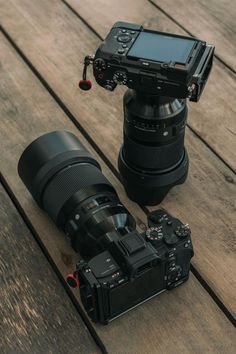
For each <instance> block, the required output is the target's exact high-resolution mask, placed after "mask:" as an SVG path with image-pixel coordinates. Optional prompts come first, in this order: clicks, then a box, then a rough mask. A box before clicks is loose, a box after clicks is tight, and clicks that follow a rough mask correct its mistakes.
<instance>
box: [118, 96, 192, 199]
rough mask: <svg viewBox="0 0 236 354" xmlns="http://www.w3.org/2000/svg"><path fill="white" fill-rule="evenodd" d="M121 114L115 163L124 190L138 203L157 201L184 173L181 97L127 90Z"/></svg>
mask: <svg viewBox="0 0 236 354" xmlns="http://www.w3.org/2000/svg"><path fill="white" fill-rule="evenodd" d="M124 116H125V120H124V144H123V146H122V148H121V150H120V154H119V160H118V166H119V170H120V173H121V176H122V179H123V182H124V186H125V189H126V193H127V195H128V196H129V198H130V199H132V200H134V201H136V202H138V203H140V204H146V205H155V204H158V203H160V202H161V201H162V199H163V198H164V197H165V195H166V194H167V193H168V191H169V189H170V188H171V187H173V186H174V185H176V184H180V183H183V182H184V181H185V179H186V177H187V172H188V156H187V152H186V150H185V148H184V135H185V124H186V118H187V106H186V103H185V100H182V99H175V98H171V97H163V96H156V95H147V94H143V93H140V92H136V91H134V90H128V91H127V92H126V93H125V95H124Z"/></svg>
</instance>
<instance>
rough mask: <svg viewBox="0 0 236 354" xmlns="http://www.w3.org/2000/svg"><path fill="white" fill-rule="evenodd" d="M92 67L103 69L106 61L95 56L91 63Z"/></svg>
mask: <svg viewBox="0 0 236 354" xmlns="http://www.w3.org/2000/svg"><path fill="white" fill-rule="evenodd" d="M93 66H94V69H95V70H98V71H103V70H105V69H106V63H105V61H104V60H103V59H102V58H97V59H96V60H94V63H93Z"/></svg>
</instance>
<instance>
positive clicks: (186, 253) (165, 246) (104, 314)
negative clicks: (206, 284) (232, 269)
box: [74, 209, 193, 324]
mask: <svg viewBox="0 0 236 354" xmlns="http://www.w3.org/2000/svg"><path fill="white" fill-rule="evenodd" d="M148 226H149V228H148V229H147V231H146V232H145V233H143V234H139V233H138V232H137V231H136V230H133V231H130V232H129V233H127V234H126V235H124V236H122V237H121V238H116V237H114V235H111V234H112V232H111V233H110V234H109V233H108V234H107V235H106V237H107V238H111V239H113V240H114V241H113V242H110V243H109V244H108V246H107V249H106V250H105V251H103V252H101V253H100V254H98V255H96V256H95V257H93V258H92V259H90V260H89V261H88V262H85V261H83V260H82V261H80V262H79V263H78V264H77V266H76V271H75V272H74V276H75V277H78V279H79V281H80V293H81V299H82V302H83V305H84V308H85V309H86V311H87V313H88V315H89V316H90V318H91V319H92V320H93V321H94V322H100V323H102V324H107V323H109V322H110V321H112V320H113V319H115V318H117V317H119V316H120V315H122V314H124V313H126V312H127V311H129V310H131V309H132V308H134V307H136V306H138V305H139V304H141V303H143V302H145V301H147V300H149V299H150V298H152V297H154V296H156V295H157V294H159V293H161V292H163V291H164V290H166V289H167V290H170V289H173V288H175V287H177V286H179V285H180V284H182V283H183V282H185V281H186V280H187V279H188V277H189V270H190V260H191V258H192V256H193V247H192V242H191V231H190V229H189V227H188V225H183V224H182V223H181V222H180V220H178V219H176V218H173V217H172V216H171V215H169V214H167V212H166V211H165V210H163V209H160V210H157V211H155V212H152V213H151V214H150V215H149V217H148ZM113 233H116V231H113Z"/></svg>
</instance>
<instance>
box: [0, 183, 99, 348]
mask: <svg viewBox="0 0 236 354" xmlns="http://www.w3.org/2000/svg"><path fill="white" fill-rule="evenodd" d="M0 200H1V203H0V225H1V229H0V246H1V247H0V273H1V279H0V318H1V339H0V352H1V353H2V354H3V353H6V354H11V353H14V354H15V353H16V354H18V353H22V354H26V353H31V354H37V353H38V354H39V353H55V354H56V353H62V354H64V353H80V354H89V353H90V354H92V353H94V354H95V353H100V350H99V349H98V348H97V346H96V344H95V343H94V341H93V339H92V337H91V336H90V334H89V332H88V330H87V328H86V327H85V325H84V323H83V321H82V320H81V318H80V316H79V315H78V313H77V311H76V309H75V308H74V306H73V305H72V303H71V301H70V300H69V298H68V296H67V294H66V292H65V290H64V289H63V287H62V285H61V284H60V282H59V280H58V279H57V277H56V275H55V274H54V272H53V270H52V268H51V266H50V264H49V263H48V261H47V260H46V258H45V256H44V255H43V253H42V251H41V250H40V249H39V247H38V245H37V244H36V242H35V240H34V239H33V236H32V234H31V233H30V232H29V230H28V229H27V227H26V225H25V224H24V222H23V221H22V219H21V217H20V216H19V214H18V212H17V210H16V209H15V207H14V205H13V204H12V202H11V200H10V199H9V197H8V195H7V194H6V192H5V191H4V189H3V187H2V185H1V184H0ZM65 324H66V325H65Z"/></svg>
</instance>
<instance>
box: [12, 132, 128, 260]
mask: <svg viewBox="0 0 236 354" xmlns="http://www.w3.org/2000/svg"><path fill="white" fill-rule="evenodd" d="M18 172H19V175H20V177H21V179H22V180H23V182H24V184H25V185H26V187H27V188H28V190H29V191H30V193H31V194H32V195H33V197H34V199H35V200H36V202H37V203H38V205H39V206H40V207H41V208H42V209H43V210H45V211H46V212H47V213H48V214H49V216H50V217H51V218H52V219H53V221H54V222H55V223H56V224H57V226H58V227H60V228H61V229H63V230H64V231H65V232H66V233H67V234H68V235H69V236H70V238H71V242H72V246H73V247H74V249H75V250H76V251H78V250H80V252H81V253H82V254H84V255H87V256H92V255H94V254H97V253H99V252H101V250H103V249H105V248H106V247H105V244H104V242H107V241H106V238H105V237H104V236H105V235H106V233H109V232H113V231H115V230H116V231H118V232H119V233H121V234H122V233H123V234H125V233H127V232H129V230H133V229H134V228H135V221H134V219H133V218H132V216H131V215H130V214H129V213H128V211H127V210H126V209H125V208H124V206H123V205H122V204H121V203H120V201H119V199H118V196H117V194H116V191H115V190H114V188H113V187H112V185H111V184H110V183H109V181H108V180H107V179H106V178H105V176H104V175H103V174H102V172H101V169H100V166H99V164H98V163H97V162H96V160H95V159H93V158H92V156H91V155H90V154H89V153H88V151H86V149H85V148H84V146H83V145H82V144H81V143H80V141H79V140H78V139H77V138H76V136H74V135H73V134H72V133H69V132H65V131H55V132H51V133H48V134H45V135H43V136H41V137H39V138H38V139H36V140H35V141H33V142H32V143H31V144H30V145H29V146H28V147H27V148H26V149H25V151H24V152H23V154H22V156H21V158H20V160H19V164H18Z"/></svg>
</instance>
